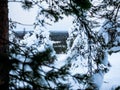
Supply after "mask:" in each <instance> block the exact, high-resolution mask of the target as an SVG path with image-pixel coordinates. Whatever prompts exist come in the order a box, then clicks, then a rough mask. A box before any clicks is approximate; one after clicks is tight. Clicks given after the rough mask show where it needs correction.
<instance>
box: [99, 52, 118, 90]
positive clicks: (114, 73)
mask: <svg viewBox="0 0 120 90" xmlns="http://www.w3.org/2000/svg"><path fill="white" fill-rule="evenodd" d="M109 61H110V63H111V65H112V67H111V69H110V71H109V72H108V73H107V74H105V77H104V83H103V85H102V87H101V90H112V89H111V88H114V87H116V86H120V53H116V54H113V55H112V56H109ZM113 90H114V89H113Z"/></svg>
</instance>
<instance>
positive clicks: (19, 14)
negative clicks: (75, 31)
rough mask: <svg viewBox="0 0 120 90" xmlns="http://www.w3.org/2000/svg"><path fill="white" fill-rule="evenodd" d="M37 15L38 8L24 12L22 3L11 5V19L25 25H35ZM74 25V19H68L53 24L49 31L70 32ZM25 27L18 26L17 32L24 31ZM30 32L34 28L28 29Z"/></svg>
mask: <svg viewBox="0 0 120 90" xmlns="http://www.w3.org/2000/svg"><path fill="white" fill-rule="evenodd" d="M36 15H37V7H34V8H32V9H30V10H29V11H28V10H24V9H23V8H22V7H21V4H20V3H14V2H13V3H12V2H11V3H9V18H11V19H12V20H13V21H18V22H20V23H24V24H33V23H34V21H35V16H36ZM71 25H72V19H71V18H68V17H66V18H65V19H63V20H60V21H59V22H58V23H55V24H53V25H52V26H48V27H47V28H48V29H49V30H69V29H70V26H71ZM23 28H24V27H23V26H21V25H18V26H17V29H16V30H23ZM26 29H28V30H31V29H32V30H33V27H30V26H29V27H28V26H27V27H26Z"/></svg>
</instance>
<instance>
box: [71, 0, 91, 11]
mask: <svg viewBox="0 0 120 90" xmlns="http://www.w3.org/2000/svg"><path fill="white" fill-rule="evenodd" d="M73 2H74V3H75V4H76V7H77V6H78V7H81V8H82V9H85V10H88V9H89V8H90V7H91V3H90V1H89V0H73Z"/></svg>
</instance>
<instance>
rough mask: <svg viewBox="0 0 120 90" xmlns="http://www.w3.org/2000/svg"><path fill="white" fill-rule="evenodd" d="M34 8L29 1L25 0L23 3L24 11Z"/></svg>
mask: <svg viewBox="0 0 120 90" xmlns="http://www.w3.org/2000/svg"><path fill="white" fill-rule="evenodd" d="M32 6H33V4H32V2H31V1H29V0H25V1H23V2H22V7H23V8H24V9H30V8H32Z"/></svg>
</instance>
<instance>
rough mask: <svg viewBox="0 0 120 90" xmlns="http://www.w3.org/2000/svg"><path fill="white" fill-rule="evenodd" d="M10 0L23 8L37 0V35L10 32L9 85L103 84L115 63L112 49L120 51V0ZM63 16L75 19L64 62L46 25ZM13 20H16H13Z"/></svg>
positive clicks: (69, 87) (70, 89)
mask: <svg viewBox="0 0 120 90" xmlns="http://www.w3.org/2000/svg"><path fill="white" fill-rule="evenodd" d="M9 2H19V3H22V7H23V8H24V9H30V8H31V7H32V6H34V5H36V6H38V14H37V15H36V21H35V23H34V27H35V30H34V32H33V33H32V35H31V34H29V33H28V34H26V35H25V37H24V40H20V39H17V38H16V37H14V36H13V34H12V37H10V42H9V43H10V49H9V59H10V63H11V71H10V75H9V76H10V87H9V88H10V89H12V90H13V89H15V90H17V89H35V90H41V89H46V90H49V89H55V90H61V89H64V90H77V89H88V90H89V89H92V90H94V89H96V90H97V89H100V86H101V84H102V82H103V78H104V74H105V73H107V72H108V71H109V68H110V63H109V61H108V57H107V56H108V54H112V53H115V52H118V51H120V49H119V45H120V40H119V38H120V37H119V36H120V35H119V32H120V17H119V15H120V14H119V11H120V10H119V8H120V0H99V1H97V0H91V1H89V0H11V1H9ZM1 15H2V14H1ZM64 16H71V17H73V18H74V20H73V27H72V29H71V30H70V31H69V38H68V40H67V43H68V52H67V57H66V59H65V61H64V63H63V64H62V65H60V66H59V65H58V64H59V61H57V60H56V58H55V52H54V49H53V47H52V43H51V42H50V41H49V34H47V33H48V32H45V30H44V29H43V27H45V25H49V24H51V22H58V21H59V19H62V18H64ZM102 21H104V22H102ZM15 23H17V22H15ZM17 24H20V23H17ZM10 25H13V26H14V25H15V24H14V23H13V22H12V21H10ZM37 27H40V28H39V29H37ZM10 29H13V27H12V26H10ZM36 29H37V30H36ZM54 60H56V61H54ZM56 63H58V64H56ZM98 81H99V82H98Z"/></svg>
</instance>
